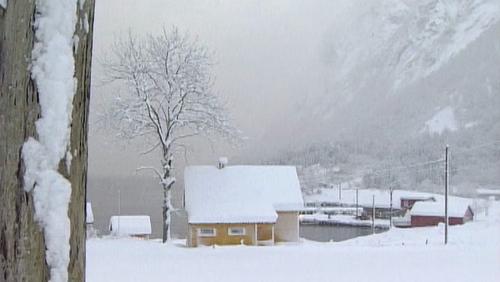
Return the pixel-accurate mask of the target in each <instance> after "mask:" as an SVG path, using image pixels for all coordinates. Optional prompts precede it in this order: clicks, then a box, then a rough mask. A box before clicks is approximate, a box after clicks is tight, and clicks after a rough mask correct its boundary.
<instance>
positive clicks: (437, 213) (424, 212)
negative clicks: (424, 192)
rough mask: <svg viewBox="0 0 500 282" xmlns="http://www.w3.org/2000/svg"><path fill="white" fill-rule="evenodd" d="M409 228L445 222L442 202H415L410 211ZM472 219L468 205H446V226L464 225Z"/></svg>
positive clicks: (472, 214)
mask: <svg viewBox="0 0 500 282" xmlns="http://www.w3.org/2000/svg"><path fill="white" fill-rule="evenodd" d="M410 215H411V227H421V226H433V225H438V224H439V223H440V222H445V219H444V218H445V210H444V202H416V203H415V204H414V205H413V207H412V209H411V211H410ZM473 219H474V212H473V211H472V209H471V207H470V206H469V204H468V203H464V202H461V201H460V202H458V201H451V202H449V203H448V224H450V225H457V224H464V223H466V222H468V221H471V220H473Z"/></svg>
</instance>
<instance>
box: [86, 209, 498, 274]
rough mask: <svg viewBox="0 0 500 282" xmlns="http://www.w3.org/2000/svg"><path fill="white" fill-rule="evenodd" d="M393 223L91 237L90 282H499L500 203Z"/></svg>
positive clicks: (88, 253) (88, 248) (88, 266)
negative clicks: (345, 235)
mask: <svg viewBox="0 0 500 282" xmlns="http://www.w3.org/2000/svg"><path fill="white" fill-rule="evenodd" d="M443 232H444V231H443V227H442V226H438V227H424V228H413V229H392V230H390V231H388V232H385V233H381V234H377V235H371V236H365V237H359V238H356V239H353V240H348V241H344V242H338V243H317V242H312V241H303V242H301V243H299V244H293V245H278V246H268V247H249V246H226V247H219V246H217V247H215V248H212V247H203V248H186V247H184V244H183V242H182V241H176V242H173V243H170V244H166V245H163V244H161V243H160V242H159V241H140V240H133V239H92V240H89V241H87V273H86V275H87V281H90V282H98V281H120V282H124V281H187V282H190V281H217V282H224V281H252V282H255V281H273V282H279V281H283V282H284V281H286V282H294V281H297V282H303V281H370V282H377V281H383V282H388V281H454V282H460V281H483V282H488V281H499V279H500V267H499V265H500V202H495V203H494V204H493V205H492V206H491V207H490V209H489V216H488V217H486V216H484V215H477V216H476V220H475V221H474V222H471V223H468V224H465V225H463V226H452V227H450V230H449V244H448V245H447V246H444V245H443V243H442V241H443Z"/></svg>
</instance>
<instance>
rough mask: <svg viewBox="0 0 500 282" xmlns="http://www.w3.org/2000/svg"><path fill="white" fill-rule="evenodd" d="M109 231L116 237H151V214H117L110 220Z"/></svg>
mask: <svg viewBox="0 0 500 282" xmlns="http://www.w3.org/2000/svg"><path fill="white" fill-rule="evenodd" d="M109 231H110V234H111V235H112V236H115V237H133V238H139V239H149V236H150V235H151V220H150V218H149V215H115V216H112V217H111V219H110V220H109Z"/></svg>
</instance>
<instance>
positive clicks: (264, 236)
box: [256, 224, 274, 244]
mask: <svg viewBox="0 0 500 282" xmlns="http://www.w3.org/2000/svg"><path fill="white" fill-rule="evenodd" d="M256 233H257V242H258V243H259V244H269V243H274V224H258V225H257V232H256Z"/></svg>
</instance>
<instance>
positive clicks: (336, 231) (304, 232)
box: [300, 224, 386, 242]
mask: <svg viewBox="0 0 500 282" xmlns="http://www.w3.org/2000/svg"><path fill="white" fill-rule="evenodd" d="M384 231H386V230H384V229H375V233H381V232H384ZM371 234H372V229H371V227H359V226H357V227H354V226H334V225H313V224H302V225H300V237H302V238H305V239H308V240H312V241H318V242H329V241H334V242H338V241H344V240H348V239H352V238H356V237H360V236H366V235H371Z"/></svg>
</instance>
